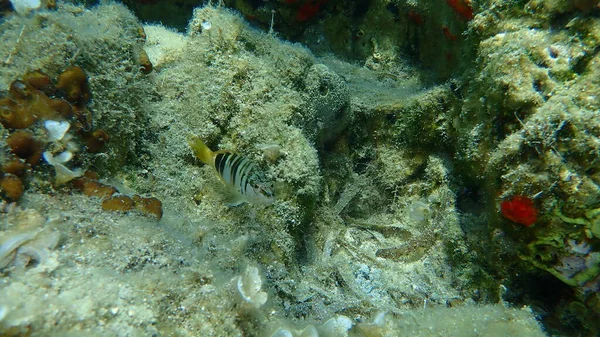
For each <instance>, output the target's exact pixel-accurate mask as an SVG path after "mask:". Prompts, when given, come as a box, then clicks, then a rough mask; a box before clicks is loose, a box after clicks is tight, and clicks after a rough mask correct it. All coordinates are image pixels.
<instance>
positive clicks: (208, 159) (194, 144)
mask: <svg viewBox="0 0 600 337" xmlns="http://www.w3.org/2000/svg"><path fill="white" fill-rule="evenodd" d="M188 144H189V145H190V147H191V148H192V150H193V151H194V155H195V156H196V157H197V158H198V159H200V160H202V162H203V163H205V164H207V165H210V166H212V167H215V157H214V153H213V152H212V151H211V150H210V149H209V148H208V146H206V144H204V142H203V141H202V140H201V139H200V138H199V137H198V136H190V137H189V138H188Z"/></svg>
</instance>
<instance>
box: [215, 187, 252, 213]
mask: <svg viewBox="0 0 600 337" xmlns="http://www.w3.org/2000/svg"><path fill="white" fill-rule="evenodd" d="M219 190H220V191H219V192H220V193H221V196H222V199H221V200H222V202H224V203H225V204H226V205H227V206H230V207H233V206H239V205H241V204H243V203H245V202H247V201H248V200H247V199H246V198H245V197H244V196H243V195H242V194H241V193H240V191H238V190H237V189H236V188H234V187H232V186H229V185H226V184H225V185H222V186H221V188H220V189H219Z"/></svg>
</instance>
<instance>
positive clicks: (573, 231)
mask: <svg viewBox="0 0 600 337" xmlns="http://www.w3.org/2000/svg"><path fill="white" fill-rule="evenodd" d="M487 4H488V5H489V7H495V6H497V7H495V8H496V9H495V10H491V9H490V10H483V11H482V12H481V14H480V15H477V16H476V17H475V19H474V20H473V24H472V26H471V29H473V32H477V33H479V34H481V36H482V41H481V43H480V44H479V46H478V58H477V66H476V69H477V71H476V74H474V75H473V76H472V77H471V78H472V82H471V83H469V84H468V85H467V87H466V88H465V89H466V90H465V92H466V94H465V99H464V104H463V105H462V110H461V112H460V114H459V115H458V116H456V118H455V123H454V126H455V127H456V128H457V130H458V132H457V139H458V141H457V143H456V144H457V149H458V153H457V159H458V162H459V163H460V164H457V166H456V167H458V168H459V169H460V171H461V172H462V173H463V174H464V175H465V176H472V177H477V179H478V180H479V181H480V183H481V185H482V186H484V190H485V191H486V194H487V195H488V201H487V202H488V208H487V209H488V213H489V214H490V216H491V218H492V222H491V224H492V226H493V227H494V228H499V230H500V231H502V232H503V233H507V234H508V238H506V239H498V240H499V241H500V242H502V243H500V244H498V245H497V247H496V248H495V249H496V250H497V251H502V250H505V249H506V248H507V247H511V246H512V249H510V250H508V251H507V252H508V253H509V255H510V254H511V253H510V252H511V251H512V254H515V253H516V254H517V255H518V256H519V258H520V261H521V262H522V265H523V268H524V269H526V270H529V272H530V273H533V274H536V273H540V271H543V272H544V273H549V274H547V275H553V277H556V278H557V279H558V280H560V281H561V282H564V283H565V284H567V285H568V286H571V287H573V288H574V290H575V292H576V294H577V295H576V298H577V299H578V300H577V301H582V302H584V303H586V304H585V305H587V310H588V313H589V314H585V315H582V316H581V317H578V318H577V319H576V321H578V323H577V324H581V326H583V327H585V328H587V329H590V330H589V331H598V326H597V325H596V324H595V323H593V322H592V321H591V320H590V319H589V318H590V317H591V316H589V315H594V314H592V313H593V312H595V313H596V314H597V305H596V304H594V303H597V302H598V299H597V293H596V292H595V289H597V288H598V279H599V273H600V270H599V269H598V268H597V267H596V266H597V262H596V260H597V254H598V250H597V247H596V246H597V243H598V238H597V237H596V236H595V234H594V230H593V229H594V224H595V221H596V220H595V216H594V215H593V214H595V213H594V212H593V210H594V209H596V208H597V207H598V204H599V203H600V198H599V195H600V190H599V187H598V186H599V182H600V181H599V180H598V179H597V176H596V172H597V171H598V169H599V168H600V167H598V163H599V160H598V153H599V152H598V150H599V149H600V147H599V146H598V139H599V137H600V129H598V127H597V125H598V123H597V119H598V108H599V106H600V105H599V104H600V100H599V99H598V97H597V95H595V94H593V93H592V92H594V91H598V90H599V82H598V81H597V80H596V79H597V78H598V76H600V74H599V73H598V71H599V70H598V69H600V68H598V67H597V64H598V48H597V43H598V41H599V40H598V37H599V35H598V32H599V29H598V27H599V24H600V21H598V19H597V18H596V17H594V16H593V15H590V12H589V8H588V9H584V8H583V7H586V8H587V7H588V6H587V5H582V4H581V3H579V5H575V4H574V2H569V3H566V2H560V1H556V2H553V1H548V2H546V1H544V2H540V1H530V2H528V3H527V4H526V5H525V7H524V8H523V7H520V6H514V5H511V4H509V3H506V2H502V3H500V2H495V1H489V2H487ZM580 5H581V6H583V7H581V6H580ZM590 5H591V2H590ZM485 7H487V5H486V6H482V7H481V8H485ZM492 16H494V17H495V18H496V19H494V21H493V23H492V21H490V18H491V17H492ZM559 17H561V19H558V18H559ZM498 18H501V19H500V20H498ZM550 25H552V26H553V27H554V28H553V29H548V27H549V26H550ZM513 196H524V197H525V198H528V199H527V200H530V201H532V203H531V204H532V207H534V208H535V210H536V211H537V213H538V214H539V215H538V217H537V221H536V222H535V225H533V226H532V227H530V228H524V227H523V225H520V224H518V223H515V222H511V221H509V220H507V219H505V218H502V217H501V215H502V214H501V212H500V208H499V207H498V206H499V204H500V203H501V202H502V201H503V200H508V199H509V198H512V197H513ZM586 214H587V216H586ZM496 233H497V232H496ZM493 240H496V239H493ZM507 241H511V243H510V244H507ZM507 245H508V246H507ZM499 254H502V253H499ZM498 256H500V255H498ZM496 263H497V266H498V267H499V268H503V267H502V265H503V262H502V261H501V260H500V259H499V260H498V261H496ZM567 301H574V302H573V303H576V302H575V299H573V298H570V299H567ZM577 303H579V302H577ZM551 310H557V311H560V310H567V309H560V308H558V307H556V308H552V309H551ZM567 311H568V310H567ZM565 312H566V311H565ZM557 315H558V316H561V315H562V317H565V316H564V315H565V314H564V312H563V313H562V314H561V313H558V314H557ZM565 324H566V323H565Z"/></svg>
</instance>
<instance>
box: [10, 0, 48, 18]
mask: <svg viewBox="0 0 600 337" xmlns="http://www.w3.org/2000/svg"><path fill="white" fill-rule="evenodd" d="M10 3H11V4H12V6H13V8H14V10H15V12H17V13H19V14H21V15H23V14H27V13H29V12H31V11H33V10H36V9H39V8H40V7H42V1H41V0H10Z"/></svg>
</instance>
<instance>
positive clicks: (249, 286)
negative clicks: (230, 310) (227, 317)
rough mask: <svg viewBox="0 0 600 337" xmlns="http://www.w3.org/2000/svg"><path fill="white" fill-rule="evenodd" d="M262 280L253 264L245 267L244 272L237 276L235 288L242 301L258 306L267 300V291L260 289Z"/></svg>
mask: <svg viewBox="0 0 600 337" xmlns="http://www.w3.org/2000/svg"><path fill="white" fill-rule="evenodd" d="M261 286H262V280H261V279H260V275H259V274H258V268H256V267H254V266H248V267H246V270H245V271H244V273H243V274H242V275H240V276H238V279H237V289H238V291H239V292H240V295H241V296H242V299H244V301H246V302H248V303H250V304H252V305H254V306H255V307H257V308H258V307H260V306H261V305H263V304H265V302H267V293H266V292H264V291H261V290H260V288H261Z"/></svg>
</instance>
